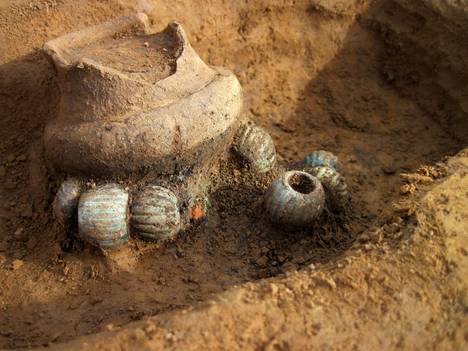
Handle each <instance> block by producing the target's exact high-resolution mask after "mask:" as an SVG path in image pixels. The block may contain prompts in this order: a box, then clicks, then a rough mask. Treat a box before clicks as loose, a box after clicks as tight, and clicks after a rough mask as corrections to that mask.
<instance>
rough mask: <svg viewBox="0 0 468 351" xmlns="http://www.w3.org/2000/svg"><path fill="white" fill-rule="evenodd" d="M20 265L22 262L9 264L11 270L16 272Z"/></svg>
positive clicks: (15, 261) (16, 261) (17, 261)
mask: <svg viewBox="0 0 468 351" xmlns="http://www.w3.org/2000/svg"><path fill="white" fill-rule="evenodd" d="M22 265H23V261H21V260H14V261H13V262H12V263H11V269H13V270H17V269H18V268H20V267H21V266H22Z"/></svg>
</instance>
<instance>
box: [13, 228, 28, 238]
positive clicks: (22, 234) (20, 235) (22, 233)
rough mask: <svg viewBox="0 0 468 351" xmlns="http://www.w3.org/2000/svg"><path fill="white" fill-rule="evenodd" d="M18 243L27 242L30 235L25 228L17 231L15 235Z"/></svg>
mask: <svg viewBox="0 0 468 351" xmlns="http://www.w3.org/2000/svg"><path fill="white" fill-rule="evenodd" d="M13 236H14V237H15V239H16V240H17V241H27V240H28V234H27V233H26V232H25V231H24V228H18V229H16V232H15V233H14V234H13Z"/></svg>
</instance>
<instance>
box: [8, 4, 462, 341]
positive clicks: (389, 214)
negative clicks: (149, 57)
mask: <svg viewBox="0 0 468 351" xmlns="http://www.w3.org/2000/svg"><path fill="white" fill-rule="evenodd" d="M108 3H109V6H108V7H104V6H103V5H102V4H100V3H96V2H92V1H83V2H81V3H80V6H79V7H77V6H76V4H75V3H74V2H72V1H63V2H60V3H57V4H56V5H54V6H53V7H51V6H46V5H43V4H42V3H39V2H37V3H36V2H32V3H31V4H29V3H26V2H21V1H20V2H14V3H13V2H11V3H10V2H8V3H4V4H2V5H0V15H1V16H2V18H3V19H4V22H2V23H4V24H2V27H0V31H1V33H2V35H0V42H1V45H0V47H2V48H4V49H3V50H2V53H1V55H0V62H1V63H0V64H1V66H0V73H1V74H0V77H2V78H1V79H0V82H1V84H2V88H1V95H0V99H1V105H2V106H5V109H3V110H2V111H0V116H1V119H0V121H1V123H2V128H0V133H1V138H0V139H1V144H0V146H1V152H2V160H3V161H2V165H1V166H0V176H1V177H3V187H2V189H1V194H2V198H1V203H2V206H1V214H2V217H1V229H2V231H1V233H0V266H1V268H2V269H1V270H0V286H1V292H0V294H1V295H0V300H1V306H0V348H6V349H18V348H28V347H33V348H34V347H40V346H43V345H50V346H51V347H50V348H51V349H73V348H75V349H79V348H81V347H82V346H83V345H84V343H87V345H88V347H89V348H91V349H99V348H102V347H104V346H108V347H109V348H111V349H112V348H117V347H121V348H123V349H125V348H127V349H132V348H142V347H147V348H149V349H171V348H174V347H176V346H177V347H180V348H184V349H197V348H199V349H213V350H214V349H236V348H237V349H243V350H253V349H262V348H263V349H288V348H289V349H307V348H313V347H315V346H316V347H317V348H320V347H323V348H325V346H323V345H328V346H330V347H336V348H339V347H342V348H346V347H349V348H351V347H352V346H353V345H356V347H358V348H359V347H361V348H362V349H372V348H374V349H375V348H381V349H392V348H396V347H401V348H403V349H408V350H410V349H414V348H418V347H419V348H422V347H427V348H429V347H431V348H435V349H444V348H445V349H463V348H464V347H466V340H465V338H464V334H465V326H466V325H467V324H466V323H467V320H466V317H465V315H464V314H463V312H461V311H463V310H464V307H463V306H464V299H465V298H464V292H466V287H465V285H464V283H463V281H464V280H463V279H464V278H463V273H462V271H463V269H464V268H463V267H465V266H464V261H463V257H464V256H463V252H464V251H463V250H464V243H465V239H464V235H463V233H464V232H467V231H466V230H465V229H466V228H465V224H464V221H463V219H464V218H465V217H464V216H465V214H466V211H467V210H466V204H465V202H466V201H464V200H466V196H465V195H464V194H465V192H466V190H464V189H466V187H465V188H464V186H465V185H466V179H465V176H464V172H466V171H465V170H466V167H467V166H466V165H467V162H466V157H467V156H466V152H461V153H460V154H459V156H458V157H455V158H450V159H447V158H445V156H452V155H455V154H457V153H459V152H460V151H461V150H462V149H463V148H464V147H465V146H466V143H467V138H468V137H467V136H468V131H467V125H468V123H467V120H468V118H467V112H466V111H467V107H466V101H468V100H467V99H466V96H467V90H466V82H467V81H468V77H467V72H466V66H465V64H464V62H465V61H466V57H467V53H466V49H465V48H467V47H468V43H467V39H466V36H465V35H464V33H466V30H467V29H468V28H467V26H466V18H467V15H466V11H465V10H463V8H461V7H458V6H461V5H457V3H455V2H446V3H444V4H445V5H444V7H442V5H439V4H438V3H437V2H435V1H424V2H422V1H421V2H412V3H411V4H408V2H406V1H378V2H375V3H374V4H371V3H367V2H361V3H359V4H358V5H355V4H354V2H353V4H351V3H350V2H347V1H334V2H326V1H316V2H314V5H313V6H311V5H310V2H307V1H299V2H296V3H295V4H294V5H293V4H290V5H289V4H288V3H287V2H286V3H285V4H282V5H279V4H275V5H272V4H270V3H268V4H267V3H263V2H260V3H255V4H237V5H235V8H231V7H230V6H228V5H224V4H222V3H221V2H218V3H216V4H211V3H210V5H208V3H206V7H205V6H200V4H197V5H189V4H186V5H184V6H182V5H180V4H179V5H180V6H179V5H177V6H174V9H172V10H171V11H170V12H169V11H166V10H164V11H163V10H162V9H163V7H162V5H164V4H162V3H161V2H158V1H141V2H139V3H138V5H135V8H133V7H131V5H129V4H123V5H122V2H117V1H109V2H108ZM211 6H212V7H211ZM232 6H234V5H232ZM36 7H37V8H36ZM206 8H208V9H209V10H210V11H207V10H206ZM212 8H213V12H211V9H212ZM141 10H144V11H146V12H147V13H148V16H149V18H150V20H152V25H153V26H154V27H156V29H157V30H162V29H163V28H164V26H165V25H166V24H167V23H169V22H170V21H171V20H173V19H177V21H178V22H180V23H182V24H183V25H184V28H186V31H187V35H188V36H189V38H190V41H191V42H192V44H193V47H194V49H195V51H196V52H197V53H198V54H199V55H200V56H201V58H202V59H203V60H204V61H205V62H206V63H208V64H209V65H213V66H223V67H227V68H228V69H229V70H231V71H232V72H234V74H235V75H236V77H237V78H238V79H239V81H240V83H241V85H242V87H243V89H244V93H245V98H244V113H245V114H246V115H247V116H248V117H249V118H251V119H252V120H254V121H255V122H256V123H257V124H258V125H260V126H262V127H263V128H264V129H265V130H267V131H268V132H269V133H270V134H271V135H272V137H273V139H274V141H275V145H276V148H277V152H278V155H279V157H278V163H279V164H280V165H282V166H284V167H285V168H287V167H288V166H289V165H292V164H294V163H296V162H299V161H301V160H303V159H304V157H305V156H306V155H308V154H309V153H310V152H311V151H313V150H329V151H331V152H333V153H334V154H335V155H336V156H337V157H338V158H339V160H340V161H341V163H342V164H343V168H344V170H345V171H346V180H347V182H348V185H349V189H350V194H351V198H352V201H353V207H352V209H353V211H352V213H351V214H350V213H346V214H340V213H338V214H335V213H331V212H325V213H324V217H323V218H322V220H321V222H320V223H319V224H320V225H317V226H314V227H311V228H307V229H304V230H301V231H298V232H296V233H294V234H293V235H292V234H285V232H284V231H282V230H281V229H278V228H276V227H274V226H273V225H272V224H271V223H270V222H269V220H268V218H267V217H266V216H265V209H264V203H263V201H264V195H265V192H266V189H267V188H268V186H269V184H270V183H271V181H272V180H273V179H274V177H275V176H276V175H277V174H275V171H274V172H270V173H267V174H264V175H255V174H252V173H251V172H250V170H249V168H248V167H247V166H246V165H245V164H244V163H243V161H242V160H238V159H233V160H229V161H230V163H229V164H231V166H229V165H228V162H226V163H223V162H221V167H220V169H219V171H217V172H219V173H217V174H215V175H214V176H213V179H214V181H213V182H209V183H206V184H203V186H202V189H203V191H202V192H201V193H200V194H199V199H200V203H204V204H205V205H206V208H207V209H208V211H206V213H205V212H203V213H200V212H199V210H197V209H195V208H194V209H193V211H191V219H190V220H191V221H192V222H191V223H192V224H193V226H192V227H191V229H189V230H187V231H184V232H182V233H181V234H180V235H179V236H178V237H177V238H176V239H174V240H173V241H169V242H167V243H162V244H161V243H154V242H146V241H139V242H138V243H137V244H136V245H133V246H130V248H129V249H128V252H125V255H122V257H113V258H111V259H110V258H109V257H105V256H104V255H103V254H102V253H100V252H99V250H97V249H93V248H91V247H89V246H86V245H84V244H83V243H82V242H81V241H79V240H76V239H74V238H72V237H67V236H66V235H65V233H63V232H61V231H60V230H59V229H58V227H57V226H56V225H55V224H54V220H53V218H52V210H51V205H52V201H53V196H54V195H55V193H56V191H57V189H58V187H59V185H60V184H59V181H58V180H55V179H56V178H55V177H56V176H57V174H55V173H53V172H51V171H50V168H49V165H48V164H46V163H45V161H44V157H43V145H42V142H41V140H42V130H43V125H44V124H45V123H46V122H47V121H49V120H50V119H51V118H53V116H55V115H56V114H57V113H58V110H59V109H60V106H59V101H60V96H59V92H58V88H57V82H56V81H55V80H54V74H55V73H54V72H53V70H52V68H50V67H49V64H48V62H47V61H46V60H45V59H44V58H43V57H42V55H41V54H38V53H36V52H35V49H34V48H40V47H41V45H42V44H43V43H44V42H46V41H48V40H51V39H53V38H55V37H57V36H59V35H62V34H65V33H68V32H71V31H74V30H78V29H81V28H84V27H86V26H88V25H92V24H98V23H102V22H104V21H106V20H108V19H110V18H118V17H121V16H123V15H127V14H130V13H135V12H137V11H141ZM214 10H216V11H214ZM21 14H22V15H21ZM84 18H86V22H87V23H86V24H85V23H84V21H83V19H84ZM64 19H67V21H64ZM45 21H47V23H48V24H47V26H45V25H43V23H45ZM15 38H21V40H19V39H15ZM146 41H147V40H146V39H145V40H144V41H142V47H141V49H144V48H145V46H144V44H145V42H146ZM149 44H150V43H149ZM158 45H159V44H158ZM163 73H164V72H163ZM166 73H167V72H166ZM136 74H141V72H137V73H136ZM155 79H156V80H157V79H160V77H156V78H155ZM221 161H224V160H221ZM400 174H404V175H403V177H402V176H400ZM150 176H151V175H150ZM92 182H93V180H92V179H90V180H89V183H90V186H92V185H93V184H92ZM456 218H458V219H459V220H458V221H457V219H456ZM455 234H456V235H455ZM64 241H65V242H66V243H65V244H64V245H62V247H61V246H60V243H64ZM64 248H65V249H66V250H64ZM450 262H454V264H452V263H450ZM457 267H458V268H457ZM460 277H462V278H463V279H462V278H460ZM465 281H466V280H465ZM226 290H227V291H226ZM428 316H430V317H428ZM200 321H201V322H200ZM445 331H449V332H450V337H449V336H447V334H446V333H445ZM369 335H371V336H372V337H370V336H369ZM64 343H72V344H64ZM311 345H312V346H311Z"/></svg>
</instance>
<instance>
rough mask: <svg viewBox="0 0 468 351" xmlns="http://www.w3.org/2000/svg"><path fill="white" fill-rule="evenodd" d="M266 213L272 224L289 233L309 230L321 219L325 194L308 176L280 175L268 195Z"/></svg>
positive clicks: (298, 174)
mask: <svg viewBox="0 0 468 351" xmlns="http://www.w3.org/2000/svg"><path fill="white" fill-rule="evenodd" d="M265 205H266V211H267V213H268V216H269V217H270V219H271V221H272V222H273V223H275V224H277V225H279V226H280V227H282V228H284V229H288V230H294V229H301V228H305V227H308V226H310V225H312V224H313V223H314V221H315V220H316V219H317V218H318V217H319V216H320V214H321V213H322V211H323V209H324V205H325V193H324V190H323V187H322V185H321V184H320V182H319V181H318V180H317V179H316V178H315V177H313V176H311V175H310V174H309V173H306V172H300V171H289V172H285V173H282V174H280V175H279V176H278V177H277V178H276V179H275V180H274V181H273V182H272V183H271V185H270V187H269V188H268V191H267V194H266V200H265Z"/></svg>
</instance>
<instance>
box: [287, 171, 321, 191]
mask: <svg viewBox="0 0 468 351" xmlns="http://www.w3.org/2000/svg"><path fill="white" fill-rule="evenodd" d="M286 183H287V184H288V185H289V186H290V187H291V188H292V189H293V190H294V191H296V192H298V193H301V194H305V195H307V194H310V193H312V192H314V190H315V183H314V181H313V178H312V176H311V175H310V174H308V173H305V172H293V173H292V174H291V175H290V176H289V177H288V178H287V179H286Z"/></svg>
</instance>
